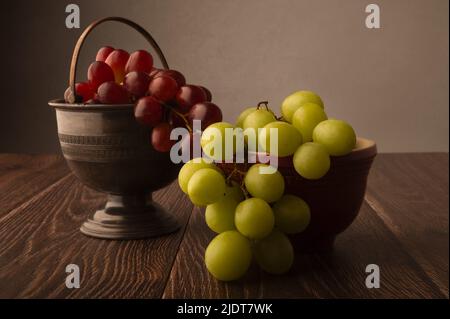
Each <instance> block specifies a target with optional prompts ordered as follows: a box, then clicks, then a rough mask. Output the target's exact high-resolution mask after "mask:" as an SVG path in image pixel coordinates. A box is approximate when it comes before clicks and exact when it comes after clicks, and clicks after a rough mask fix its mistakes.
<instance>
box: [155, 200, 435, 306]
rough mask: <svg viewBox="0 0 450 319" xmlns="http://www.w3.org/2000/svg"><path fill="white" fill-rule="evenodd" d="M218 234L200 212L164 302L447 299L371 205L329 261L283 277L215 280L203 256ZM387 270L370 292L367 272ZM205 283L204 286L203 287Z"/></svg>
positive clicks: (305, 259) (311, 258)
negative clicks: (371, 268)
mask: <svg viewBox="0 0 450 319" xmlns="http://www.w3.org/2000/svg"><path fill="white" fill-rule="evenodd" d="M213 236H214V234H213V233H212V232H211V231H210V230H208V229H207V226H206V224H205V221H204V218H203V214H202V212H201V211H200V210H198V209H194V212H193V215H192V217H191V219H190V222H189V225H188V228H187V230H186V234H185V237H184V239H183V242H182V244H181V246H180V250H179V253H178V255H177V258H176V260H175V264H174V267H173V268H172V271H171V274H170V278H169V281H168V283H167V287H166V289H165V291H164V295H163V298H431V297H441V298H442V297H443V295H442V294H441V293H440V291H439V289H438V288H437V287H436V286H435V285H434V284H433V283H432V282H431V280H430V279H429V278H428V277H427V276H426V274H425V273H424V272H423V271H422V269H421V268H420V267H419V266H418V265H417V264H416V263H415V261H414V260H413V259H412V258H411V257H410V256H409V255H408V254H407V253H406V252H405V251H404V249H403V247H402V246H401V245H400V244H399V242H398V241H397V239H396V238H395V237H394V236H393V234H392V233H391V232H390V231H389V230H388V229H387V228H386V226H385V225H384V224H383V222H382V221H381V219H380V218H379V217H378V216H377V215H376V213H375V212H373V211H372V210H371V209H370V207H369V206H368V205H367V204H363V207H362V208H361V211H360V215H359V217H358V218H357V220H356V221H355V222H354V223H353V225H352V226H351V227H350V228H349V229H348V230H347V231H345V232H344V233H343V234H341V235H340V236H339V237H338V239H337V242H336V246H335V250H334V252H333V253H331V254H328V255H317V254H311V255H297V256H296V260H295V263H294V266H293V268H292V269H291V270H290V272H289V273H287V274H285V275H282V276H273V275H268V274H265V273H263V272H262V271H260V270H259V269H258V267H257V266H256V265H252V268H251V269H250V271H249V272H248V274H247V276H245V277H244V278H243V279H241V280H239V281H236V282H231V283H223V282H219V281H217V280H215V279H214V278H213V277H212V276H210V275H209V274H208V272H207V270H206V268H205V266H204V263H203V254H204V250H205V247H206V246H207V244H208V242H209V241H210V240H211V239H212V238H213ZM372 263H375V264H377V265H379V267H380V269H381V288H379V289H368V288H366V286H365V279H366V276H367V274H366V273H365V268H366V266H367V265H368V264H372ZM199 283H201V284H199Z"/></svg>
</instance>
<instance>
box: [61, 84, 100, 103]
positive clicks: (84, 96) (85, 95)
mask: <svg viewBox="0 0 450 319" xmlns="http://www.w3.org/2000/svg"><path fill="white" fill-rule="evenodd" d="M75 91H76V92H77V93H76V94H77V95H78V96H80V97H81V102H86V101H88V100H90V99H92V98H93V97H94V94H95V92H94V90H93V89H92V87H91V86H90V85H89V83H86V82H80V83H75ZM71 93H72V90H71V88H70V87H68V88H67V90H66V92H64V100H65V101H66V102H69V100H70V99H69V97H70V94H71Z"/></svg>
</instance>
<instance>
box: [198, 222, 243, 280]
mask: <svg viewBox="0 0 450 319" xmlns="http://www.w3.org/2000/svg"><path fill="white" fill-rule="evenodd" d="M251 261H252V250H251V246H250V241H249V240H248V239H247V238H245V237H244V236H242V235H241V234H239V232H237V231H233V230H230V231H226V232H223V233H221V234H219V235H217V236H216V237H215V238H214V239H213V240H212V241H211V242H210V243H209V245H208V247H206V251H205V264H206V268H207V269H208V271H209V272H210V273H211V274H212V275H213V276H214V277H215V278H217V279H219V280H222V281H230V280H236V279H239V278H240V277H242V276H243V275H244V274H245V273H246V271H247V269H248V268H249V267H250V263H251Z"/></svg>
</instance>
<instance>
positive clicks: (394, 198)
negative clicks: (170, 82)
mask: <svg viewBox="0 0 450 319" xmlns="http://www.w3.org/2000/svg"><path fill="white" fill-rule="evenodd" d="M448 164H449V163H448V153H445V154H444V153H432V154H430V153H426V154H380V155H378V157H377V158H376V160H375V163H374V166H373V169H372V171H371V174H370V178H369V184H368V188H367V194H366V200H365V202H364V204H363V206H362V207H361V211H360V214H359V216H358V218H357V220H356V221H355V222H354V223H353V224H352V225H351V226H350V228H349V229H347V231H345V232H344V233H343V234H341V235H340V236H339V237H338V239H337V242H336V246H335V250H334V252H333V253H331V254H326V255H314V254H313V255H297V257H296V261H295V264H294V267H293V269H292V270H291V271H290V272H289V273H288V274H286V275H284V276H271V275H267V274H265V273H263V272H261V271H260V270H259V269H258V268H257V267H256V266H252V267H253V268H252V269H251V270H250V271H249V273H248V275H247V276H246V277H244V278H243V279H242V280H240V281H238V282H233V283H221V282H218V281H216V280H214V279H213V278H212V277H211V276H210V275H209V274H208V272H207V271H206V269H205V266H204V264H203V253H204V249H205V247H206V245H207V243H208V242H209V240H210V239H211V238H212V237H213V233H212V232H211V231H209V230H208V228H207V227H206V225H205V222H204V219H203V216H202V212H201V211H200V210H199V209H197V208H193V206H192V205H191V204H190V202H189V200H188V199H187V198H186V196H184V195H183V194H182V193H181V191H180V190H179V188H178V185H177V184H176V182H175V183H173V184H172V185H170V186H169V187H167V188H166V189H163V190H161V191H159V192H158V193H157V194H156V196H155V198H156V200H157V201H159V202H160V203H161V204H162V205H163V206H164V207H166V208H167V209H168V210H170V211H171V212H173V214H175V215H176V216H177V217H178V219H179V220H180V222H181V223H182V224H183V227H182V229H181V230H180V231H179V232H177V233H175V234H172V235H169V236H165V237H161V238H158V239H152V240H137V241H123V242H117V241H106V240H97V239H92V238H88V237H85V236H84V235H82V234H81V233H80V231H79V230H78V228H79V226H80V225H81V223H82V222H83V221H84V220H85V218H86V216H87V214H89V213H91V212H92V211H94V210H95V209H97V208H99V207H101V206H102V205H104V202H105V197H104V195H102V194H100V193H98V192H96V191H93V190H90V189H88V188H87V187H84V186H83V185H81V184H80V183H79V182H78V181H77V179H76V178H75V177H74V175H72V174H71V173H70V171H69V170H68V168H67V166H66V164H65V162H64V160H63V159H62V158H61V157H60V156H57V155H18V154H2V155H0V297H1V298H11V297H13V298H34V297H38V298H97V297H104V298H105V297H106V298H125V297H127V298H264V297H265V298H316V297H318V298H335V297H338V298H342V297H344V298H448V282H449V275H448V272H449V268H448V260H449V251H448V248H449V247H448V246H449V236H448V227H449V220H448V217H449V210H448V205H449V200H448V195H449V191H448ZM372 263H375V264H377V265H379V267H380V270H381V287H380V288H379V289H367V288H366V286H365V278H366V276H367V274H366V273H365V267H366V265H368V264H372ZM68 264H77V265H78V266H79V267H80V271H81V287H80V288H79V289H68V288H66V286H65V279H66V276H67V274H66V272H65V268H66V265H68Z"/></svg>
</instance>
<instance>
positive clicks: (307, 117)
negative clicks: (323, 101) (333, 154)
mask: <svg viewBox="0 0 450 319" xmlns="http://www.w3.org/2000/svg"><path fill="white" fill-rule="evenodd" d="M327 118H328V117H327V114H326V113H325V111H324V110H323V108H322V107H321V106H319V105H317V104H315V103H305V104H303V105H302V106H301V107H299V108H298V109H297V111H295V113H294V115H293V116H292V125H294V126H295V127H296V128H297V129H298V130H299V131H300V133H302V136H303V142H311V141H312V133H313V130H314V128H315V127H316V125H317V124H319V123H320V122H322V121H325V120H326V119H327Z"/></svg>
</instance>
